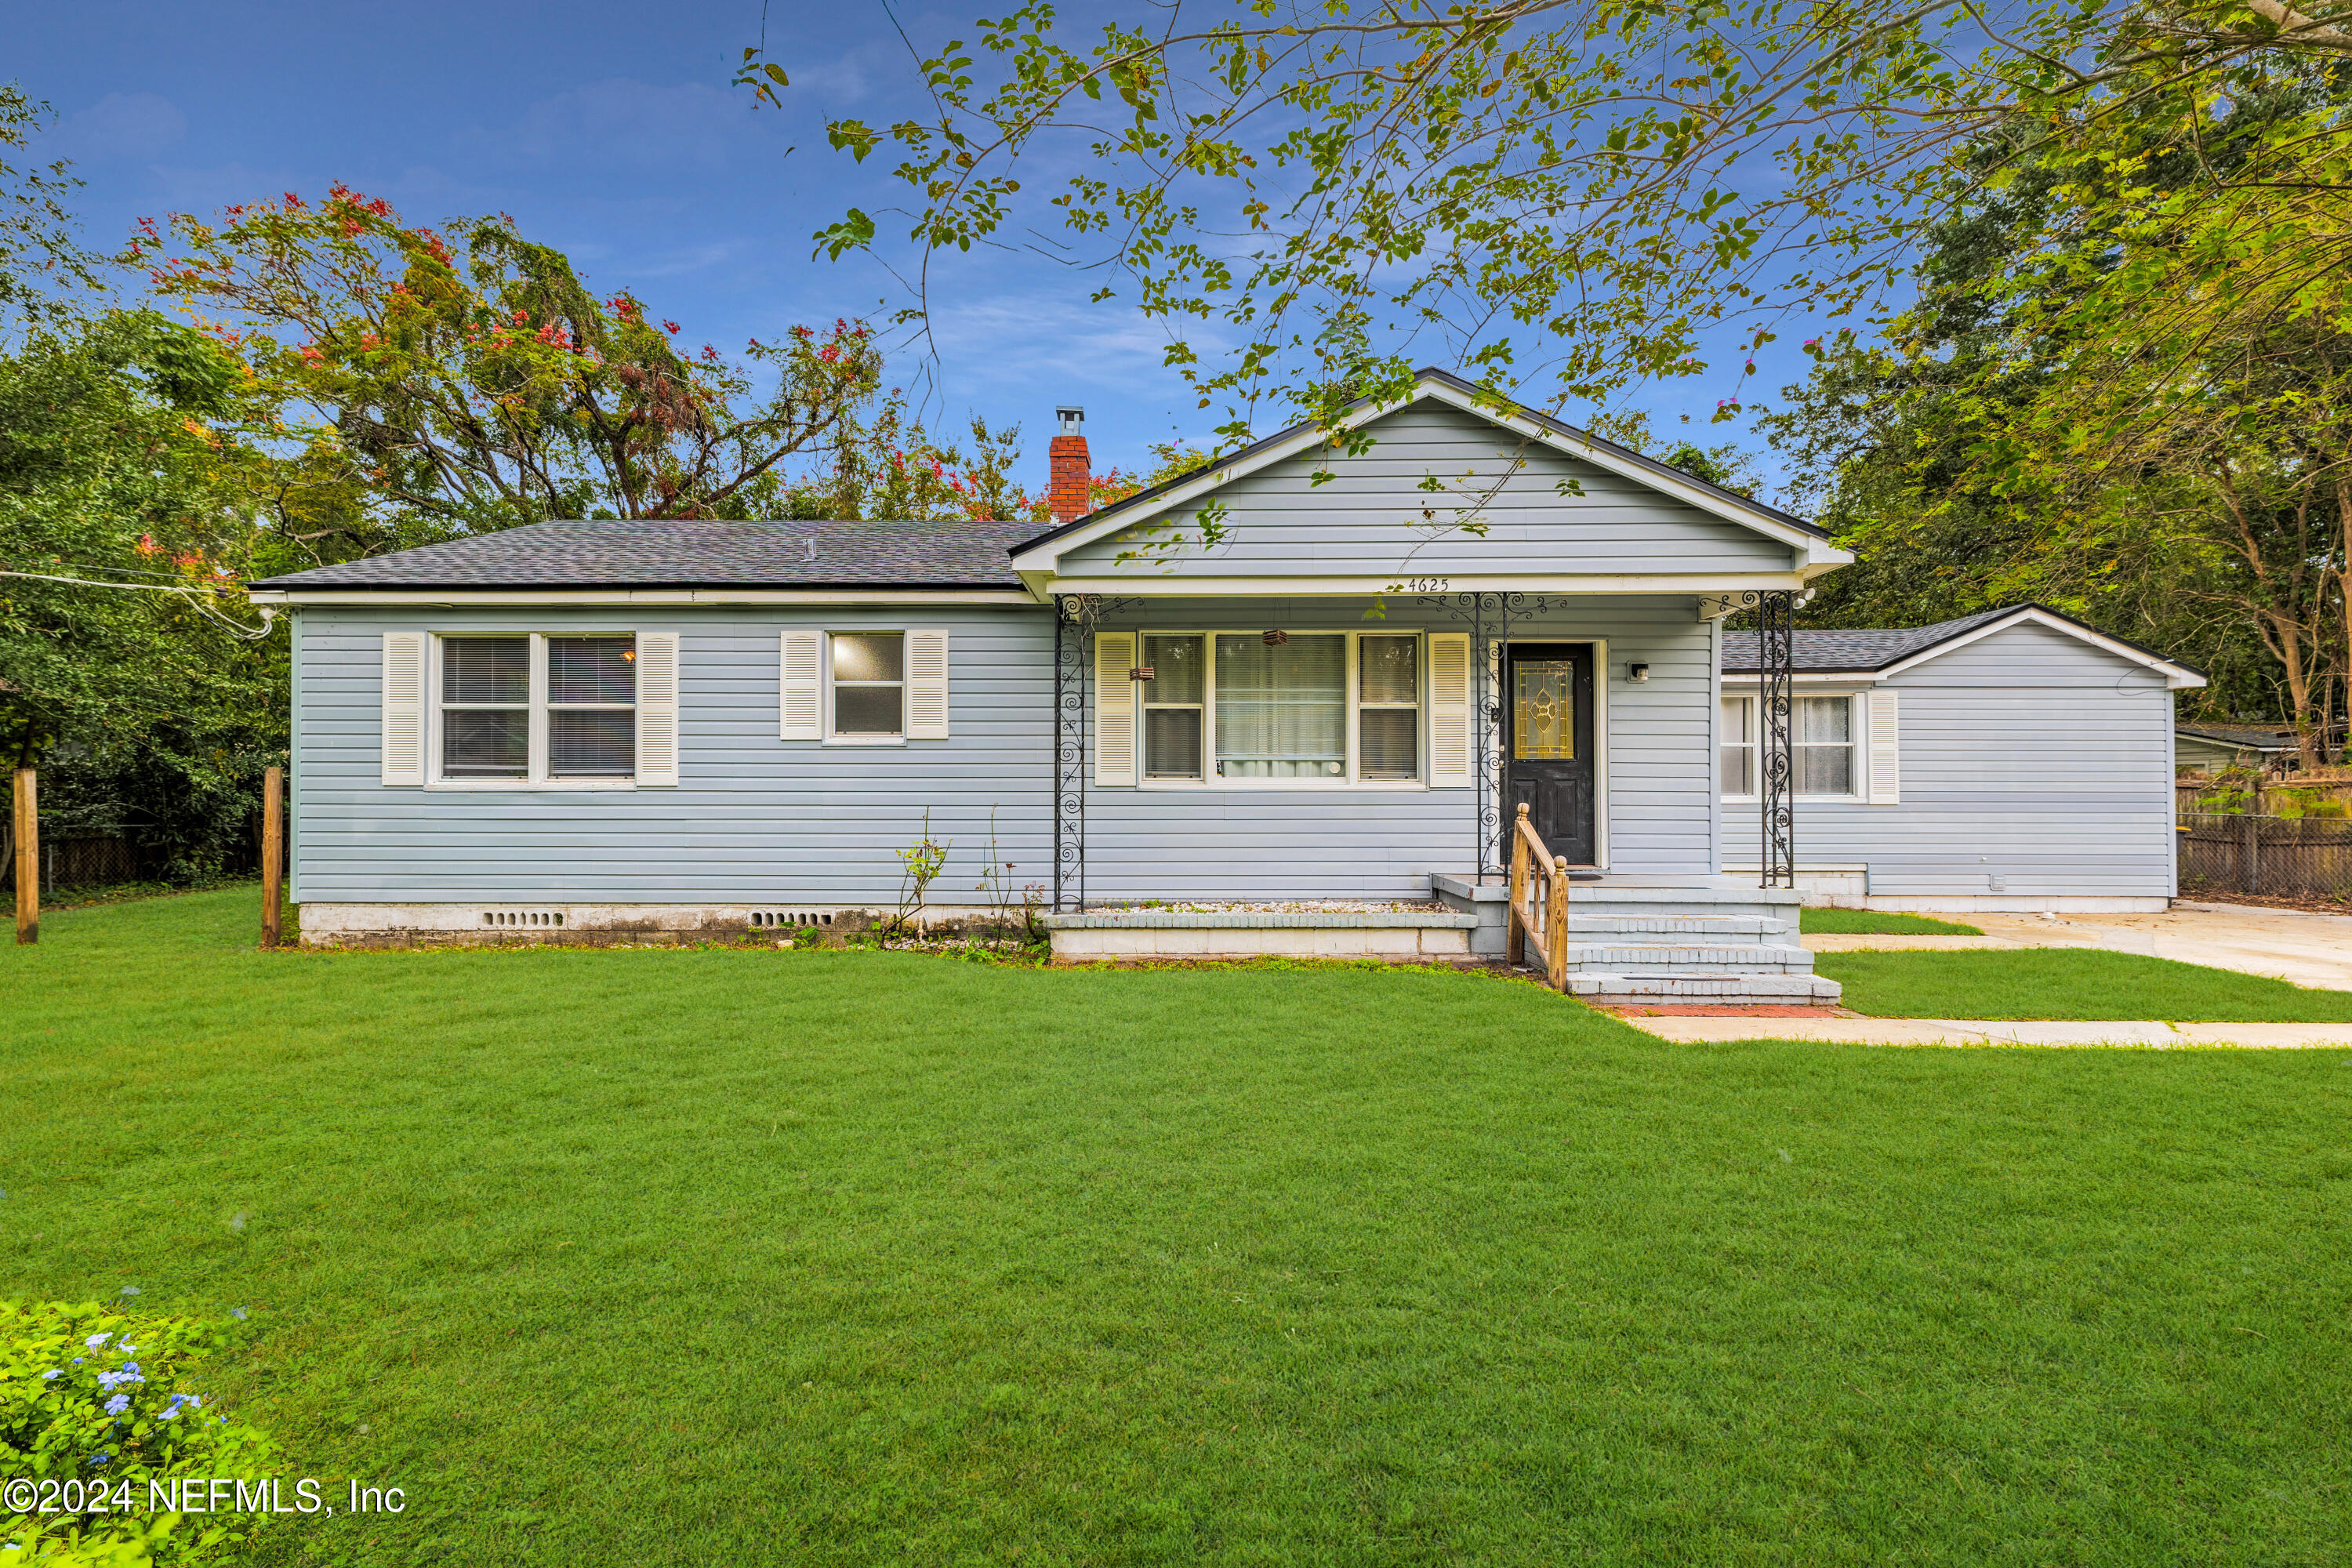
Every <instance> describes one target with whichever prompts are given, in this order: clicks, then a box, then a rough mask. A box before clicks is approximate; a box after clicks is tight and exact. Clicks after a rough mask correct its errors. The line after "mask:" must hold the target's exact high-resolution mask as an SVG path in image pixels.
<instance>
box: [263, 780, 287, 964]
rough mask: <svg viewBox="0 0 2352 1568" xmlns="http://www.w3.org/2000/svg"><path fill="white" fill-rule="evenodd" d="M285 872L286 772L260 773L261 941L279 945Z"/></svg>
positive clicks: (268, 945) (267, 945) (264, 943)
mask: <svg viewBox="0 0 2352 1568" xmlns="http://www.w3.org/2000/svg"><path fill="white" fill-rule="evenodd" d="M285 873H286V775H285V773H283V772H282V771H281V770H279V769H277V768H271V769H270V770H268V772H267V773H263V774H262V775H261V945H262V946H264V947H276V946H277V945H278V906H279V905H280V903H281V902H282V901H283V895H284V892H285V887H284V881H285Z"/></svg>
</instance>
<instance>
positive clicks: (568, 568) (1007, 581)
mask: <svg viewBox="0 0 2352 1568" xmlns="http://www.w3.org/2000/svg"><path fill="white" fill-rule="evenodd" d="M1036 527H1037V525H1036V524H1035V523H1034V522H973V521H957V522H790V521H785V522H671V521H662V522H646V521H596V522H542V523H536V524H533V525H531V526H530V527H527V528H510V529H506V530H503V531H499V532H497V533H484V534H477V535H474V536H473V537H471V538H467V539H457V540H451V541H450V542H447V543H446V544H426V545H420V546H419V547H417V548H416V549H415V550H402V551H397V552H394V553H392V554H390V555H378V556H373V557H371V558H369V559H367V560H365V561H349V562H345V563H341V565H336V566H319V567H314V568H312V569H311V570H310V571H308V572H294V573H289V574H287V575H285V576H282V577H271V578H268V579H266V580H264V581H262V582H258V583H256V584H253V586H254V587H257V588H286V589H295V590H306V589H317V588H387V589H434V588H449V589H460V590H464V589H488V588H502V589H530V588H871V587H892V588H1018V587H1019V586H1020V585H1021V579H1020V577H1019V575H1018V574H1015V573H1014V572H1013V564H1012V562H1011V560H1010V558H1009V557H1008V556H1007V554H1006V552H1007V550H1008V549H1009V548H1010V547H1011V546H1012V545H1013V544H1015V543H1017V542H1020V541H1021V540H1022V539H1024V538H1025V537H1026V536H1028V535H1029V534H1031V533H1033V532H1034V531H1036Z"/></svg>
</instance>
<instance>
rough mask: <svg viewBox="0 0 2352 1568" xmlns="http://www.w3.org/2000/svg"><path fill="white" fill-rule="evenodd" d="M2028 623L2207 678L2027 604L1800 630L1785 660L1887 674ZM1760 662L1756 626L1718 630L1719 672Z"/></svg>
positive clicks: (1752, 668) (2181, 675)
mask: <svg viewBox="0 0 2352 1568" xmlns="http://www.w3.org/2000/svg"><path fill="white" fill-rule="evenodd" d="M2027 623H2032V624H2033V625H2037V626H2048V627H2050V628H2051V629H2052V630H2053V631H2058V632H2063V633H2064V634H2066V635H2067V636H2069V637H2074V638H2076V639H2078V640H2080V641H2083V642H2086V643H2090V644H2092V645H2093V646H2094V647H2102V648H2105V649H2106V651H2108V652H2109V653H2113V654H2117V655H2120V656H2121V657H2123V658H2127V659H2129V660H2131V661H2132V662H2133V663H2135V664H2138V665H2142V666H2145V667H2147V668H2150V669H2154V670H2157V671H2158V672H2159V673H2161V674H2162V675H2163V676H2164V677H2165V683H2166V684H2167V685H2168V686H2170V687H2172V688H2173V689H2176V690H2179V689H2184V688H2189V687H2198V686H2202V685H2204V684H2205V675H2204V672H2203V671H2202V670H2200V669H2197V668H2192V667H2191V666H2189V665H2185V664H2181V663H2179V661H2177V660H2174V659H2168V658H2165V657H2164V656H2163V655H2162V654H2158V653H2155V652H2151V651H2150V650H2149V649H2147V648H2144V647H2140V646H2139V645H2138V644H2137V643H2135V642H2128V641H2126V640H2125V639H2124V638H2122V637H2110V636H2108V635H2107V634H2106V633H2105V632H2102V631H2100V630H2098V629H2097V628H2096V627H2095V626H2088V625H2086V624H2084V622H2082V621H2078V620H2076V619H2075V618H2074V616H2069V615H2063V614H2062V613H2060V612H2059V611H2056V610H2053V609H2051V608H2050V607H2049V606H2048V605H2031V604H2028V605H2009V606H2008V607H2006V608H2004V609H1999V610H1980V611H1979V612H1978V613H1977V614H1975V615H1973V616H1959V617H1958V618H1957V619H1954V620H1948V621H1937V622H1936V623H1935V624H1934V625H1932V626H1898V627H1889V628H1868V629H1861V630H1842V629H1830V630H1822V631H1799V632H1796V633H1794V634H1793V636H1792V642H1791V647H1790V666H1791V668H1792V669H1793V670H1794V671H1795V672H1796V673H1797V674H1800V675H1869V676H1886V675H1893V674H1895V672H1896V671H1898V670H1901V669H1907V668H1910V667H1911V666H1913V665H1915V664H1921V663H1925V662H1926V661H1927V660H1928V659H1930V658H1936V657H1937V656H1938V655H1941V654H1947V653H1950V652H1952V651H1953V650H1954V649H1956V648H1960V647H1967V646H1968V645H1969V643H1972V642H1974V641H1976V640H1977V639H1978V638H1979V637H1988V636H1990V635H1991V634H1992V633H1994V632H1997V631H2000V630H2001V629H2003V628H2004V627H2007V626H2020V625H2024V624H2027ZM1761 663H1762V655H1761V653H1760V651H1759V637H1758V635H1757V634H1756V633H1754V632H1726V633H1724V634H1723V673H1724V674H1726V675H1756V674H1758V673H1759V670H1760V667H1761Z"/></svg>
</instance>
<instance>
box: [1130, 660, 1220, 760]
mask: <svg viewBox="0 0 2352 1568" xmlns="http://www.w3.org/2000/svg"><path fill="white" fill-rule="evenodd" d="M1206 642H1207V639H1206V638H1205V637H1145V638H1144V639H1143V663H1144V665H1145V667H1146V668H1149V669H1150V671H1151V679H1149V680H1147V681H1145V682H1144V683H1143V776H1144V777H1146V778H1150V779H1197V778H1199V777H1200V776H1201V735H1202V710H1203V705H1204V703H1205V701H1206V700H1207V696H1208V659H1207V657H1206V655H1205V654H1204V652H1203V651H1202V650H1203V648H1204V647H1205V645H1206Z"/></svg>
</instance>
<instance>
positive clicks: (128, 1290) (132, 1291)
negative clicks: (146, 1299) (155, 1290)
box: [122, 1285, 139, 1296]
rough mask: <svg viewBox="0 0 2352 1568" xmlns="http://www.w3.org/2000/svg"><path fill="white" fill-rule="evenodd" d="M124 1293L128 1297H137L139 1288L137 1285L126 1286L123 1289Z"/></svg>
mask: <svg viewBox="0 0 2352 1568" xmlns="http://www.w3.org/2000/svg"><path fill="white" fill-rule="evenodd" d="M122 1293H123V1294H124V1295H126V1296H136V1295H137V1294H139V1287H138V1286H136V1285H125V1286H124V1287H123V1288H122Z"/></svg>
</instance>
